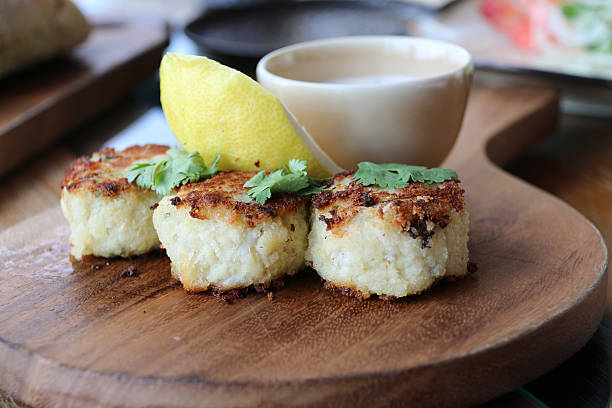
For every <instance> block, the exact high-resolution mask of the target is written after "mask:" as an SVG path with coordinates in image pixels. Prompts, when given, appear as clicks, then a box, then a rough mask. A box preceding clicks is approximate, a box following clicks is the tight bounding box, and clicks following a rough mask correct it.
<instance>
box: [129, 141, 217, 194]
mask: <svg viewBox="0 0 612 408" xmlns="http://www.w3.org/2000/svg"><path fill="white" fill-rule="evenodd" d="M219 157H220V155H219V154H217V156H216V157H215V159H214V160H213V162H212V163H211V165H210V167H206V165H205V164H204V159H202V156H200V154H199V153H198V152H191V153H187V152H185V151H183V150H180V149H177V148H174V147H173V148H172V149H169V150H168V151H167V152H166V155H165V156H162V157H157V158H154V159H152V160H150V161H148V162H146V163H138V164H135V165H133V166H132V167H131V168H130V169H129V170H128V172H127V179H128V181H129V182H130V183H132V182H134V181H135V182H136V184H137V185H139V186H140V187H143V188H146V189H149V190H153V191H155V192H156V193H157V194H160V195H168V194H170V193H171V192H172V189H173V188H175V187H179V186H181V185H183V184H186V183H190V182H195V181H198V180H202V179H205V178H208V177H210V176H212V175H214V174H216V173H217V172H218V171H219V169H218V168H217V162H218V161H219Z"/></svg>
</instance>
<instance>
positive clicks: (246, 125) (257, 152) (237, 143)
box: [159, 53, 341, 178]
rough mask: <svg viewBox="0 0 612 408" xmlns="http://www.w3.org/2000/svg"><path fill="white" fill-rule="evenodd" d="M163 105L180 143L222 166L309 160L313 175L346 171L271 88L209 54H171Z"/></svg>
mask: <svg viewBox="0 0 612 408" xmlns="http://www.w3.org/2000/svg"><path fill="white" fill-rule="evenodd" d="M159 76H160V90H161V95H160V99H161V104H162V108H163V110H164V113H165V115H166V118H167V120H168V123H169V125H170V128H171V129H172V131H173V132H174V135H175V136H176V138H177V140H178V141H179V143H180V144H181V145H182V146H183V148H184V149H185V150H186V151H188V152H191V151H194V150H196V151H198V152H199V153H200V154H201V155H202V157H203V158H204V160H205V162H206V163H210V162H211V161H212V160H213V158H214V156H215V155H216V154H217V153H220V154H221V160H220V161H219V164H218V165H219V168H220V169H221V170H251V171H258V170H267V171H271V170H274V169H278V168H280V167H281V166H282V164H283V162H285V163H288V162H289V160H291V159H300V160H306V161H307V162H308V174H309V175H311V176H312V177H320V178H322V177H328V176H330V175H332V174H334V173H337V172H338V171H340V170H341V169H340V167H338V166H337V165H336V164H335V163H334V162H333V161H332V160H331V159H330V158H329V157H328V156H327V155H326V154H325V153H324V152H323V151H322V150H321V148H320V147H319V146H318V145H317V144H316V142H315V141H314V140H313V139H312V137H311V136H310V135H309V134H308V132H306V130H305V129H304V128H303V127H302V126H300V125H299V124H298V123H297V121H296V120H295V117H294V116H293V115H292V114H291V113H290V112H289V111H288V110H287V109H286V108H285V107H284V105H283V104H282V103H281V102H280V100H279V99H278V98H277V97H276V96H274V95H273V94H272V93H271V92H270V91H268V90H266V89H264V88H263V87H262V86H261V85H259V84H258V83H257V82H255V81H254V80H252V79H251V78H249V77H248V76H246V75H244V74H242V73H240V72H238V71H236V70H234V69H232V68H229V67H227V66H224V65H222V64H219V63H218V62H215V61H213V60H210V59H208V58H206V57H199V56H194V55H185V54H174V53H168V54H166V55H165V56H164V58H163V59H162V62H161V66H160V69H159Z"/></svg>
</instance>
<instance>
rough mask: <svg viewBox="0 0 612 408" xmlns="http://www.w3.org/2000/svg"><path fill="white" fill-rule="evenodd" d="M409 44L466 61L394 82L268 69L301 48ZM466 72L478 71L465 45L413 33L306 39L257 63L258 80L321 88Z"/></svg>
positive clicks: (428, 78) (407, 81)
mask: <svg viewBox="0 0 612 408" xmlns="http://www.w3.org/2000/svg"><path fill="white" fill-rule="evenodd" d="M388 42H395V43H400V42H401V43H406V44H419V45H427V44H430V45H435V46H436V47H446V48H447V49H450V50H453V51H455V52H457V53H458V54H459V55H461V57H463V61H461V63H460V64H458V66H457V67H455V68H453V69H451V70H448V71H445V72H442V73H439V74H435V75H428V76H418V77H416V76H415V77H408V76H406V77H405V78H396V79H394V80H392V81H388V82H383V83H375V82H372V83H368V82H361V83H330V82H315V81H305V80H299V79H293V78H288V77H286V76H282V75H278V74H275V73H273V72H272V71H270V70H269V69H268V66H269V64H270V62H271V61H273V60H274V59H277V58H279V57H281V56H284V55H289V54H291V53H295V52H296V51H301V50H306V49H310V50H316V49H318V48H321V49H322V48H325V47H330V46H342V45H348V44H351V45H353V44H364V43H367V44H376V43H388ZM462 71H467V73H468V74H470V75H471V74H472V73H473V71H474V62H473V58H472V56H471V54H470V53H469V52H468V51H467V50H466V49H465V48H463V47H461V46H459V45H457V44H454V43H451V42H447V41H440V40H434V39H430V38H423V37H413V36H405V35H366V36H347V37H333V38H324V39H320V40H311V41H304V42H300V43H296V44H292V45H288V46H285V47H282V48H279V49H277V50H274V51H272V52H270V53H268V54H266V55H264V56H263V57H262V58H261V59H260V60H259V62H258V63H257V68H256V75H257V80H258V81H260V82H261V78H264V77H265V78H266V79H270V80H273V81H275V82H277V83H279V84H280V85H286V86H290V85H292V86H307V87H312V88H321V89H347V88H348V89H356V88H361V89H364V88H373V87H376V88H386V87H393V86H397V85H399V84H414V83H423V82H427V81H431V80H439V79H441V78H445V77H450V76H454V75H456V74H458V73H460V72H462Z"/></svg>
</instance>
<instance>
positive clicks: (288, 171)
mask: <svg viewBox="0 0 612 408" xmlns="http://www.w3.org/2000/svg"><path fill="white" fill-rule="evenodd" d="M325 181H326V180H320V179H314V178H311V177H308V173H307V172H306V161H304V160H296V159H292V160H289V165H287V164H285V163H283V168H282V169H278V170H275V171H273V172H271V173H270V174H266V172H265V171H263V170H262V171H260V172H259V173H257V174H256V175H255V176H254V177H252V178H251V179H250V180H249V181H247V182H246V183H244V187H247V188H250V189H249V191H248V195H249V196H250V197H252V198H254V199H255V201H256V202H257V203H258V204H264V203H265V202H266V200H267V199H269V198H270V197H272V193H297V194H300V195H308V194H316V193H318V192H320V191H322V190H324V189H325V186H324V183H325Z"/></svg>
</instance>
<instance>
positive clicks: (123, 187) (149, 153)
mask: <svg viewBox="0 0 612 408" xmlns="http://www.w3.org/2000/svg"><path fill="white" fill-rule="evenodd" d="M169 148H170V147H169V146H164V145H157V144H146V145H143V146H140V145H135V146H130V147H128V148H126V149H125V150H120V151H117V150H115V149H113V148H112V147H107V148H105V149H102V150H100V151H98V152H94V153H92V154H91V155H90V156H81V157H79V158H78V159H76V160H75V161H73V162H72V163H71V164H70V167H68V169H66V171H65V172H64V178H63V179H62V184H61V187H62V189H65V190H66V191H68V192H74V191H77V190H80V191H90V192H92V193H100V194H101V195H102V196H104V197H115V196H117V195H118V194H120V193H121V192H124V191H127V190H130V189H132V188H134V189H139V188H140V187H138V186H136V185H135V184H133V183H129V182H128V181H127V178H125V177H119V176H115V177H111V176H105V175H109V174H111V173H113V172H116V171H118V170H121V169H125V168H127V167H129V166H131V165H132V163H134V162H135V161H136V160H143V159H148V158H151V157H154V156H158V155H161V154H164V153H165V152H166V151H167V150H168V149H169Z"/></svg>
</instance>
